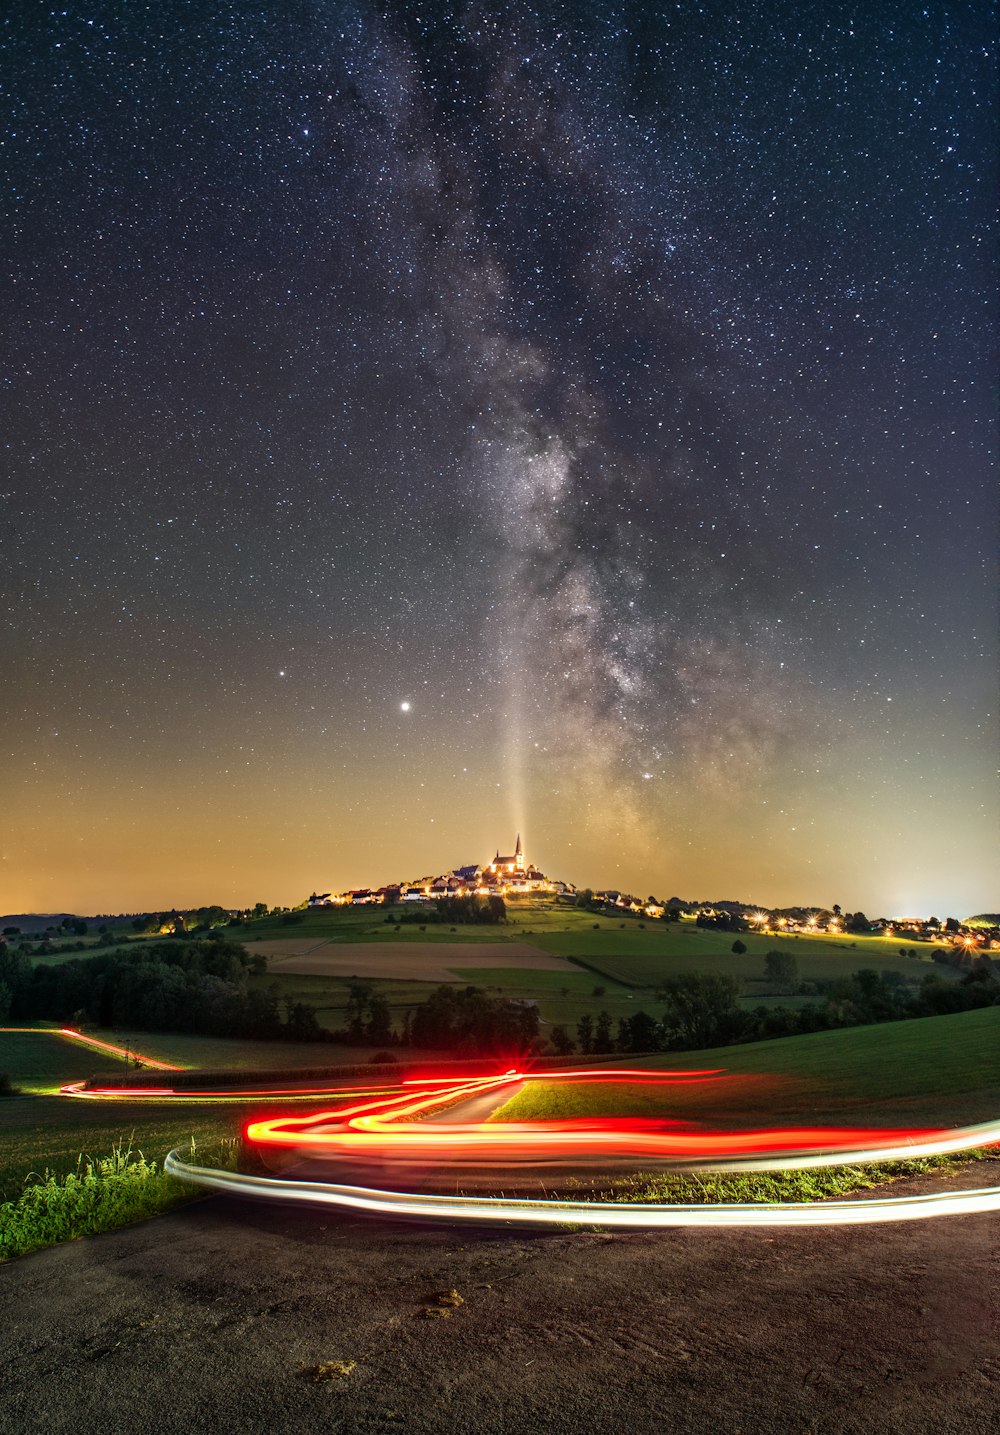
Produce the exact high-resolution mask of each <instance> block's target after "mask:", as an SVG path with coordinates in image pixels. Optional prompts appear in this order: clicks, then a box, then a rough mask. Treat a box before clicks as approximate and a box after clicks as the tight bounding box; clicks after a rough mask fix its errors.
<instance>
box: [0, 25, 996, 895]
mask: <svg viewBox="0 0 1000 1435" xmlns="http://www.w3.org/2000/svg"><path fill="white" fill-rule="evenodd" d="M994 23H995V17H994V15H993V13H992V9H991V7H990V6H988V5H986V4H976V3H971V4H970V3H957V0H956V3H953V4H930V5H928V6H927V7H926V8H924V7H922V6H921V4H920V3H919V0H917V3H912V0H898V3H896V4H882V3H878V0H865V3H864V4H858V5H857V6H855V7H853V8H851V7H848V6H846V5H841V4H838V3H835V0H831V3H818V0H817V3H812V4H804V3H801V0H796V3H792V0H787V3H784V0H766V3H765V0H762V3H758V4H753V3H746V0H738V2H737V0H728V3H711V0H706V3H703V4H696V3H690V0H685V3H679V4H678V3H663V4H660V5H655V6H653V5H650V6H646V5H643V4H642V3H634V0H627V3H626V0H619V3H617V4H610V3H608V4H602V3H592V4H588V3H586V0H576V3H573V4H565V5H557V4H547V5H546V4H542V5H537V6H531V5H527V4H525V3H521V0H515V3H514V4H513V5H511V6H507V5H477V4H455V5H441V4H437V3H430V0H428V3H421V4H400V5H392V4H383V5H373V4H369V3H357V4H338V3H336V0H272V3H268V4H263V5H262V4H260V3H257V4H254V3H246V4H232V3H226V0H219V3H199V0H189V3H182V0H157V3H155V4H142V3H138V0H121V3H119V4H107V3H105V4H93V5H86V6H84V5H80V4H77V3H70V4H67V5H66V6H65V7H64V8H59V7H58V6H54V7H46V6H38V5H35V4H29V3H23V0H22V3H18V0H13V3H12V4H11V5H9V6H7V7H5V12H4V18H3V22H2V29H0V34H2V36H3V41H4V50H3V60H2V65H3V73H2V79H3V107H2V121H0V122H2V127H3V128H2V132H0V140H2V150H0V154H2V156H3V161H2V174H3V194H4V199H3V213H4V219H3V230H2V235H3V242H2V244H0V267H2V271H3V292H4V309H5V322H4V324H3V331H2V337H0V344H2V366H0V379H2V385H3V388H2V413H3V425H2V438H3V472H2V474H0V531H2V534H3V545H2V563H0V582H2V584H3V589H4V600H5V601H4V604H3V626H2V630H0V634H2V636H0V645H2V647H0V659H2V675H3V677H2V689H0V742H2V770H0V793H2V812H3V824H2V825H3V831H2V838H0V842H2V866H0V910H4V911H18V910H31V909H34V910H46V911H49V910H59V911H62V910H77V911H95V910H102V911H109V910H113V911H117V910H136V909H142V908H146V907H150V906H170V905H174V904H177V905H192V904H196V903H201V902H221V903H223V904H226V905H243V904H245V903H248V902H253V901H256V900H265V901H268V902H284V903H292V902H295V901H298V900H300V899H301V898H302V897H303V896H305V895H306V894H307V893H308V892H309V891H311V890H312V889H313V888H315V887H318V888H319V889H320V890H324V891H325V890H330V889H331V888H333V889H338V888H342V887H345V886H349V885H352V886H353V885H360V884H366V885H367V884H368V883H373V884H376V885H377V884H380V883H382V882H386V881H388V880H391V879H396V878H402V877H407V876H418V875H422V874H424V873H436V872H437V871H439V870H441V869H442V868H444V867H451V866H453V865H456V864H459V863H466V862H475V861H477V860H482V859H484V858H485V857H487V856H490V855H492V853H493V851H494V850H495V848H496V847H497V845H499V846H500V847H501V849H504V850H511V844H512V843H513V839H514V836H515V834H516V832H517V830H518V829H520V830H521V831H522V833H523V836H524V841H525V848H526V851H527V855H528V857H529V859H531V860H534V861H535V862H537V863H538V864H539V865H540V866H541V867H542V868H543V870H545V871H547V872H549V873H551V874H553V875H555V876H561V877H564V878H566V879H568V880H571V881H575V882H577V883H579V884H580V885H583V884H591V885H595V886H608V885H613V886H622V887H625V888H626V889H628V890H632V891H636V892H638V893H640V894H641V895H643V896H645V895H646V894H647V893H652V894H656V895H658V896H660V897H669V896H672V895H675V894H677V895H681V896H685V897H689V898H719V899H721V898H743V899H746V900H754V901H759V902H767V903H772V904H776V903H789V902H793V901H797V902H804V903H817V904H830V903H832V902H834V901H837V902H840V903H841V904H842V906H843V907H844V908H845V910H853V909H855V908H857V907H863V908H864V910H865V911H867V912H868V914H869V915H870V916H874V915H879V914H881V913H883V912H888V913H893V914H904V913H924V914H927V913H930V912H934V913H936V914H937V915H938V916H940V917H941V918H942V919H943V918H944V916H945V915H949V914H954V915H957V916H959V917H962V916H965V915H968V914H970V913H972V912H976V911H981V910H984V909H993V910H995V909H996V907H997V905H998V891H997V884H996V873H998V872H1000V850H998V845H997V826H998V824H997V817H998V803H997V788H996V782H995V768H996V759H997V747H998V743H997V732H996V702H995V698H996V687H997V672H998V652H997V647H998V645H997V617H996V596H995V595H996V580H995V572H994V557H995V548H996V535H997V528H996V507H995V467H994V465H995V459H996V452H995V443H994V439H995V427H994V425H995V413H996V405H997V382H996V369H995V350H994V347H993V335H994V333H995V323H996V317H997V315H996V305H995V291H996V279H997V272H996V263H995V258H996V232H995V229H994V228H993V206H994V203H995V193H996V172H995V168H994V153H995V146H996V133H995V113H996V90H995V79H994V71H993V65H992V55H991V53H990V47H991V45H992V38H993V33H994ZM404 704H409V707H408V709H407V708H404V706H403V705H404Z"/></svg>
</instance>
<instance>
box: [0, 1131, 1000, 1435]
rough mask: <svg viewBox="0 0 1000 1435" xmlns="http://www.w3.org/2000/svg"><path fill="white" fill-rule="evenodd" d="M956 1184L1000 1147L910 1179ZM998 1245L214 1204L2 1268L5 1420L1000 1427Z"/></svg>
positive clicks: (919, 1185)
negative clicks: (443, 1224) (491, 1226)
mask: <svg viewBox="0 0 1000 1435" xmlns="http://www.w3.org/2000/svg"><path fill="white" fill-rule="evenodd" d="M942 1180H944V1181H945V1182H947V1183H948V1184H957V1185H962V1186H965V1187H967V1188H971V1187H973V1186H985V1185H992V1184H996V1183H997V1182H998V1181H1000V1159H997V1160H991V1161H989V1162H983V1163H979V1164H976V1165H971V1166H969V1167H966V1168H964V1169H963V1170H961V1171H959V1172H958V1173H957V1174H955V1175H951V1176H946V1177H943V1178H942V1177H941V1176H934V1177H923V1178H920V1179H918V1180H915V1181H907V1182H905V1183H900V1185H899V1187H898V1193H899V1194H901V1195H902V1194H908V1193H910V1192H918V1191H920V1190H931V1189H936V1188H939V1187H940V1185H941V1183H942ZM998 1256H1000V1223H998V1222H997V1220H996V1218H995V1217H993V1216H960V1217H955V1218H953V1219H946V1220H939V1221H932V1222H926V1223H925V1222H919V1223H915V1224H913V1225H903V1226H880V1227H857V1228H840V1227H833V1228H824V1229H819V1230H792V1231H783V1232H778V1231H766V1230H760V1231H730V1232H725V1231H711V1232H710V1231H669V1232H665V1233H656V1234H647V1233H635V1234H628V1235H616V1236H608V1235H599V1234H592V1233H591V1234H583V1233H573V1232H558V1233H555V1234H546V1235H538V1236H533V1235H525V1234H524V1233H523V1232H522V1233H517V1234H508V1233H506V1232H499V1233H498V1232H479V1231H467V1230H463V1231H461V1232H457V1233H456V1232H453V1231H449V1230H446V1229H442V1228H440V1227H431V1228H428V1227H418V1226H404V1225H390V1224H385V1223H380V1222H374V1221H371V1222H366V1221H364V1220H361V1219H358V1218H355V1217H343V1218H341V1217H338V1216H337V1215H336V1214H332V1213H329V1212H326V1211H323V1212H313V1211H305V1210H290V1209H286V1208H279V1207H274V1206H258V1205H253V1204H250V1203H240V1202H235V1201H227V1200H223V1199H211V1200H206V1201H203V1202H199V1203H197V1204H195V1205H192V1206H189V1207H186V1208H185V1209H183V1210H181V1211H178V1212H175V1213H174V1214H172V1215H170V1216H166V1217H162V1218H160V1219H158V1220H154V1221H149V1222H145V1223H143V1224H140V1225H136V1226H133V1227H130V1228H128V1229H126V1230H122V1231H117V1232H114V1233H112V1234H110V1235H107V1236H99V1237H94V1238H91V1239H89V1240H85V1241H80V1242H76V1243H74V1244H71V1245H66V1246H61V1247H57V1248H55V1249H53V1250H49V1251H44V1252H41V1253H40V1254H38V1255H36V1256H30V1257H27V1258H25V1259H23V1260H20V1261H15V1262H11V1263H10V1264H9V1265H8V1266H6V1267H3V1268H2V1269H0V1321H2V1328H3V1330H4V1335H5V1341H4V1355H5V1359H4V1361H3V1362H2V1363H0V1410H2V1411H3V1412H4V1415H3V1418H2V1421H0V1425H2V1428H3V1430H4V1432H5V1435H6V1432H11V1435H21V1432H29V1431H38V1432H42V1431H44V1432H46V1435H58V1432H69V1431H72V1432H74V1435H78V1432H79V1431H80V1430H81V1429H83V1430H94V1431H98V1432H100V1435H136V1432H142V1435H181V1432H184V1435H190V1432H201V1431H206V1430H213V1431H219V1432H223V1435H226V1433H227V1432H233V1435H236V1432H241V1435H271V1432H273V1431H289V1432H293V1431H294V1432H296V1435H299V1432H301V1435H320V1432H322V1435H331V1432H344V1435H348V1432H350V1435H369V1432H388V1431H405V1432H413V1435H436V1432H439V1431H440V1432H444V1431H448V1432H459V1435H464V1432H466V1431H475V1432H477V1435H529V1432H531V1435H536V1432H553V1435H616V1432H619V1431H621V1432H623V1435H654V1432H656V1435H664V1432H668V1435H751V1432H752V1435H770V1432H774V1435H778V1432H781V1435H784V1432H795V1433H796V1435H802V1432H811V1435H924V1432H926V1435H931V1432H934V1435H968V1432H976V1435H994V1432H1000V1339H998V1331H1000V1306H998V1292H1000V1281H998V1279H997V1277H998V1274H1000V1271H998ZM451 1289H456V1290H458V1291H459V1293H460V1294H461V1296H462V1297H463V1299H464V1304H462V1305H461V1306H459V1307H457V1308H455V1309H453V1310H452V1312H451V1314H450V1316H449V1317H447V1318H440V1317H430V1316H426V1315H425V1314H423V1312H424V1311H425V1310H427V1309H428V1308H435V1306H434V1296H435V1293H436V1292H439V1291H442V1290H451ZM327 1361H338V1362H345V1364H347V1365H350V1362H354V1364H353V1368H350V1369H348V1370H347V1373H346V1374H344V1375H343V1376H342V1378H340V1379H336V1380H330V1381H323V1382H316V1381H314V1380H313V1379H312V1378H311V1372H312V1371H314V1370H315V1368H316V1367H318V1366H319V1365H320V1364H321V1363H322V1362H327Z"/></svg>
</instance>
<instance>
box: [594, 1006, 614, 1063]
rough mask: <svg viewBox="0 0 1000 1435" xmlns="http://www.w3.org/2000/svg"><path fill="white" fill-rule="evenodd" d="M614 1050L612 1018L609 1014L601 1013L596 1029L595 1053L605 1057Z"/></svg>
mask: <svg viewBox="0 0 1000 1435" xmlns="http://www.w3.org/2000/svg"><path fill="white" fill-rule="evenodd" d="M614 1049H615V1044H614V1042H613V1041H612V1039H611V1016H610V1014H609V1013H608V1012H606V1011H602V1012H600V1013H599V1015H598V1018H597V1025H596V1026H595V1027H594V1051H595V1052H599V1053H600V1054H601V1055H604V1054H605V1053H606V1052H609V1051H614Z"/></svg>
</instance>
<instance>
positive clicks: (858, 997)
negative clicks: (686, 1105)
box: [550, 962, 1000, 1056]
mask: <svg viewBox="0 0 1000 1435" xmlns="http://www.w3.org/2000/svg"><path fill="white" fill-rule="evenodd" d="M815 985H816V986H817V987H818V988H820V989H821V990H822V995H823V1000H822V1001H819V1002H806V1003H805V1004H804V1005H803V1006H800V1007H784V1006H774V1007H767V1006H758V1007H754V1008H750V1009H748V1008H746V1007H741V1006H740V1005H739V1004H738V1000H737V999H738V997H739V992H740V985H739V983H738V982H737V980H736V979H735V978H734V977H729V976H702V975H698V974H696V973H687V974H681V975H679V976H676V977H669V978H667V980H665V981H664V982H662V983H661V985H660V987H659V989H658V991H657V994H656V995H657V1000H658V1001H659V1002H660V1003H661V1004H662V1011H661V1016H660V1018H659V1019H657V1018H656V1017H654V1016H650V1015H649V1013H648V1012H644V1011H637V1012H635V1013H634V1015H632V1016H630V1017H621V1018H620V1019H619V1021H618V1023H617V1027H615V1026H614V1024H613V1022H612V1018H611V1016H610V1014H609V1013H608V1012H606V1011H602V1012H599V1013H598V1015H597V1016H596V1017H594V1016H591V1015H590V1014H589V1013H588V1014H587V1015H584V1016H582V1017H581V1018H580V1020H579V1021H578V1022H577V1025H576V1032H575V1037H574V1035H572V1034H571V1033H570V1032H569V1030H568V1029H567V1028H566V1027H565V1026H556V1027H553V1028H552V1031H551V1033H550V1040H551V1042H552V1045H553V1047H554V1048H555V1050H556V1052H558V1053H559V1055H560V1056H568V1055H569V1054H570V1053H571V1052H573V1051H576V1050H579V1051H580V1052H581V1053H583V1054H584V1055H601V1054H604V1053H607V1054H610V1053H612V1052H649V1051H698V1050H701V1049H704V1048H706V1047H714V1046H732V1045H735V1044H738V1043H743V1042H750V1041H767V1040H770V1039H772V1038H774V1037H780V1036H801V1035H805V1034H807V1033H809V1032H815V1031H830V1030H833V1029H834V1028H837V1027H849V1026H867V1025H871V1024H874V1023H878V1022H885V1021H904V1020H906V1019H908V1018H912V1017H924V1016H947V1015H951V1014H952V1013H955V1012H963V1011H974V1010H977V1009H978V1008H981V1007H987V1006H1000V981H998V980H997V978H996V975H995V971H994V969H993V968H992V964H989V965H988V964H986V963H983V962H979V963H977V964H976V965H974V966H973V967H972V968H971V970H967V971H966V972H965V975H964V976H962V977H961V978H960V980H959V981H957V982H955V981H945V980H943V979H942V978H941V977H940V976H938V975H937V973H934V972H930V973H928V974H927V976H925V977H924V979H923V981H922V982H921V983H920V987H919V989H918V990H917V991H916V992H913V993H911V992H910V991H909V989H908V987H907V984H906V981H905V978H904V977H903V976H902V974H901V973H898V972H887V973H885V974H884V975H881V976H880V975H879V973H878V972H875V971H872V970H870V969H868V968H863V969H862V970H860V971H857V972H855V973H854V974H853V975H852V976H849V977H837V978H835V979H832V980H830V981H825V982H817V983H815Z"/></svg>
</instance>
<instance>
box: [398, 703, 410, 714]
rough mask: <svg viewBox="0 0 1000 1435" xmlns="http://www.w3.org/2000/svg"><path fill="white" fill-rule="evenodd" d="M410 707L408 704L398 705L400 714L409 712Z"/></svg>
mask: <svg viewBox="0 0 1000 1435" xmlns="http://www.w3.org/2000/svg"><path fill="white" fill-rule="evenodd" d="M410 707H411V704H410V703H400V705H399V711H400V712H401V713H408V712H409V711H410Z"/></svg>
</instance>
